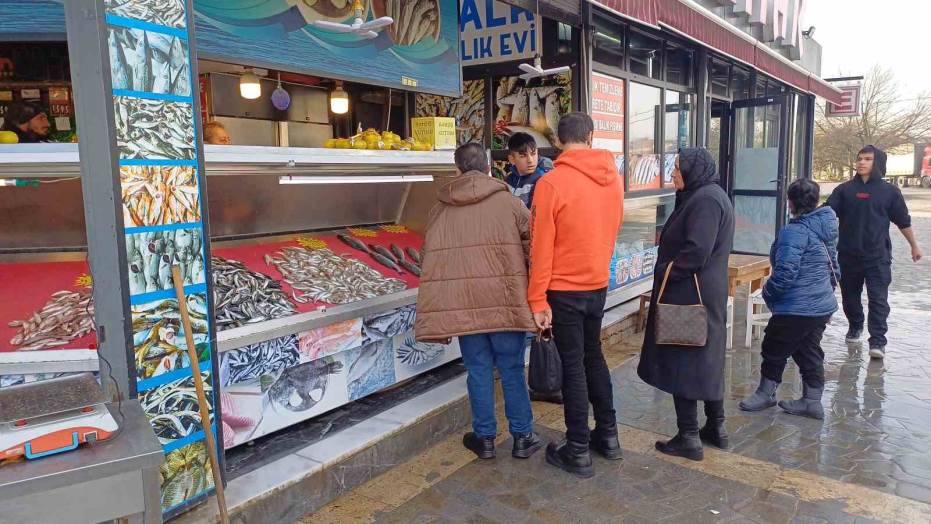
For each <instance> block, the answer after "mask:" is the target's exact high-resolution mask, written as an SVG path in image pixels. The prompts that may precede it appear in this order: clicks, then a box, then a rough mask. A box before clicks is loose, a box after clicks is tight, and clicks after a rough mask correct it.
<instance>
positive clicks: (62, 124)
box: [55, 116, 71, 131]
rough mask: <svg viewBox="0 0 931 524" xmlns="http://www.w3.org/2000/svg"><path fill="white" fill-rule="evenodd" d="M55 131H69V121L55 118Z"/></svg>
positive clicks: (60, 117)
mask: <svg viewBox="0 0 931 524" xmlns="http://www.w3.org/2000/svg"><path fill="white" fill-rule="evenodd" d="M55 129H57V130H59V131H71V119H70V118H68V117H66V116H58V117H55Z"/></svg>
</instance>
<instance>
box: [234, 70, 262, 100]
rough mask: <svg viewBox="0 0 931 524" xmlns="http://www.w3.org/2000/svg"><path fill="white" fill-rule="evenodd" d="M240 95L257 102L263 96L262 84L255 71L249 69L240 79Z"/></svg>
mask: <svg viewBox="0 0 931 524" xmlns="http://www.w3.org/2000/svg"><path fill="white" fill-rule="evenodd" d="M239 94H240V95H242V97H243V98H246V99H249V100H255V99H256V98H258V97H260V96H262V84H261V83H260V82H259V77H258V75H256V74H255V70H254V69H249V70H247V71H246V72H245V73H243V75H242V76H241V77H239Z"/></svg>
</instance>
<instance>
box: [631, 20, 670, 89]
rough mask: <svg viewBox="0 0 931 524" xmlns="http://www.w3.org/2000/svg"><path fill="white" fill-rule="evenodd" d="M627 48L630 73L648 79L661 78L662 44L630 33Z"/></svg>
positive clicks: (644, 36)
mask: <svg viewBox="0 0 931 524" xmlns="http://www.w3.org/2000/svg"><path fill="white" fill-rule="evenodd" d="M628 40H629V43H628V46H627V49H628V51H629V52H630V72H631V73H634V74H638V75H642V76H648V77H650V78H656V79H659V78H662V73H663V71H662V63H663V56H662V55H663V42H662V41H661V40H657V39H655V38H650V37H648V36H646V35H644V34H641V33H637V32H635V31H631V33H630V38H629V39H628Z"/></svg>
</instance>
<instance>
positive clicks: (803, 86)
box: [592, 0, 841, 104]
mask: <svg viewBox="0 0 931 524" xmlns="http://www.w3.org/2000/svg"><path fill="white" fill-rule="evenodd" d="M592 2H593V3H595V4H599V5H602V6H604V7H607V8H608V9H610V10H612V11H615V12H617V13H619V14H621V15H623V16H625V17H628V18H632V19H635V20H639V21H641V22H644V23H646V24H649V25H652V26H656V27H666V28H668V29H671V30H673V31H675V32H678V33H681V34H683V35H685V36H687V37H689V38H692V39H694V40H697V41H699V42H701V43H703V44H704V45H706V46H708V47H710V48H712V49H714V50H716V51H718V52H720V53H722V54H725V55H728V56H730V57H733V58H735V59H737V60H740V61H742V62H745V63H747V64H749V65H752V66H753V67H755V68H757V69H758V70H760V71H763V72H764V73H766V74H768V75H771V76H773V77H774V78H777V79H779V80H781V81H783V82H785V83H787V84H790V85H792V86H794V87H796V88H798V89H800V90H802V91H805V92H808V93H812V94H815V95H817V96H820V97H822V98H824V99H826V100H827V101H829V102H833V103H835V104H839V103H840V102H841V92H840V90H838V89H837V88H835V87H834V86H832V85H831V84H829V83H827V82H825V81H824V80H822V79H820V78H818V76H817V75H814V74H812V73H810V72H808V71H806V70H805V69H803V68H802V67H800V66H798V65H796V64H794V63H792V62H791V61H790V60H789V59H787V58H785V57H783V56H782V55H780V54H779V53H777V52H775V51H773V50H772V49H770V48H769V47H768V46H766V45H765V44H763V43H761V42H758V41H756V40H754V39H753V38H752V37H750V36H749V35H746V34H744V33H742V32H740V31H739V30H738V29H736V28H734V29H732V28H729V27H728V24H727V22H725V21H724V20H721V19H720V18H718V17H716V16H715V15H714V14H712V13H710V12H705V11H704V10H702V9H700V8H699V7H698V6H695V7H693V6H690V5H688V4H686V3H684V2H682V1H680V0H592Z"/></svg>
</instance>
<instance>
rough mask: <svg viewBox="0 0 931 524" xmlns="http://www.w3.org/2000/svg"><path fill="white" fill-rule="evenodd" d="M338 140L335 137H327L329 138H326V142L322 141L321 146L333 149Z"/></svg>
mask: <svg viewBox="0 0 931 524" xmlns="http://www.w3.org/2000/svg"><path fill="white" fill-rule="evenodd" d="M338 142H339V140H337V139H335V138H329V139H327V141H326V142H324V143H323V147H325V148H327V149H335V148H336V144H337V143H338Z"/></svg>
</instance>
